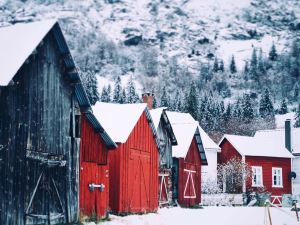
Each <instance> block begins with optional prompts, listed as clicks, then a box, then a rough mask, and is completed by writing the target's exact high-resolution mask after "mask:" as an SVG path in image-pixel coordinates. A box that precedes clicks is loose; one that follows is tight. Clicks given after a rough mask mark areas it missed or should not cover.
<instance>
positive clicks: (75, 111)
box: [0, 20, 90, 225]
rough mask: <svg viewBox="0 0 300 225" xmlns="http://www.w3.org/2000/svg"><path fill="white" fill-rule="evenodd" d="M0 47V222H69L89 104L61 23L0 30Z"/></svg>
mask: <svg viewBox="0 0 300 225" xmlns="http://www.w3.org/2000/svg"><path fill="white" fill-rule="evenodd" d="M0 49H1V50H0V63H1V66H0V108H1V110H0V174H1V176H0V199H1V201H0V224H1V225H12V224H13V225H24V224H62V223H75V222H77V221H78V218H79V215H78V214H79V204H78V202H79V201H78V197H79V190H78V188H79V148H80V115H81V112H87V111H88V109H89V107H90V104H89V101H88V99H87V97H86V94H85V91H84V88H83V86H82V84H81V81H80V77H79V75H78V73H77V70H76V67H75V64H74V61H73V59H72V57H71V55H70V51H69V48H68V46H67V44H66V41H65V39H64V36H63V34H62V31H61V29H60V27H59V24H58V23H57V22H56V21H54V20H46V21H41V22H33V23H27V24H16V25H13V26H9V27H2V28H0Z"/></svg>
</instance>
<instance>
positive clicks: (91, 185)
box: [89, 183, 105, 192]
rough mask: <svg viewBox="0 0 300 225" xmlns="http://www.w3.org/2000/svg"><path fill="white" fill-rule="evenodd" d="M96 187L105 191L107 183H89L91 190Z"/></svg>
mask: <svg viewBox="0 0 300 225" xmlns="http://www.w3.org/2000/svg"><path fill="white" fill-rule="evenodd" d="M96 188H99V190H100V192H103V191H104V188H105V185H104V184H94V183H91V184H89V189H90V191H94V190H95V189H96Z"/></svg>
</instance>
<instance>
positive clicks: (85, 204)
mask: <svg viewBox="0 0 300 225" xmlns="http://www.w3.org/2000/svg"><path fill="white" fill-rule="evenodd" d="M81 124H82V125H81V143H80V191H79V205H80V214H81V216H82V217H83V216H88V217H91V216H94V215H96V216H97V218H103V217H106V215H107V212H108V197H109V170H108V169H109V167H108V163H107V157H108V154H107V152H108V150H107V149H106V147H105V144H104V142H103V140H102V138H101V136H100V135H99V133H95V132H94V129H93V127H92V126H91V125H90V123H89V122H88V121H87V119H86V117H85V115H83V116H82V123H81ZM91 183H94V184H104V185H105V188H104V191H103V192H101V191H100V190H99V189H95V190H94V191H93V192H92V191H90V190H89V184H91Z"/></svg>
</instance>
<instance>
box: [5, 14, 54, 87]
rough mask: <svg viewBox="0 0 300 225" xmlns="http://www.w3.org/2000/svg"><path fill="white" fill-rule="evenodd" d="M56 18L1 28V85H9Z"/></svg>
mask: <svg viewBox="0 0 300 225" xmlns="http://www.w3.org/2000/svg"><path fill="white" fill-rule="evenodd" d="M55 23H56V20H44V21H40V22H33V23H18V24H15V25H13V26H8V27H1V28H0V49H1V50H0V62H1V66H0V74H1V75H0V86H7V85H8V84H9V82H10V81H11V80H12V78H13V77H14V76H15V74H16V73H17V72H18V70H19V69H20V68H21V67H22V65H23V64H24V62H25V61H26V59H27V58H28V57H29V56H30V55H31V53H32V52H33V51H34V50H35V49H36V47H37V46H38V45H39V43H40V42H41V41H42V40H43V38H44V37H45V36H46V35H47V33H48V32H49V31H50V30H51V28H52V27H53V26H54V24H55Z"/></svg>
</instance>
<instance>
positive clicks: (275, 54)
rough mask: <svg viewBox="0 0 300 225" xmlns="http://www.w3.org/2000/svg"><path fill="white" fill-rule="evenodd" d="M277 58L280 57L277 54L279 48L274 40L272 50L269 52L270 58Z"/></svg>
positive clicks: (272, 59) (274, 59)
mask: <svg viewBox="0 0 300 225" xmlns="http://www.w3.org/2000/svg"><path fill="white" fill-rule="evenodd" d="M277 58H278V54H277V50H276V47H275V44H274V42H273V43H272V47H271V49H270V52H269V59H270V60H271V61H276V60H277Z"/></svg>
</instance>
